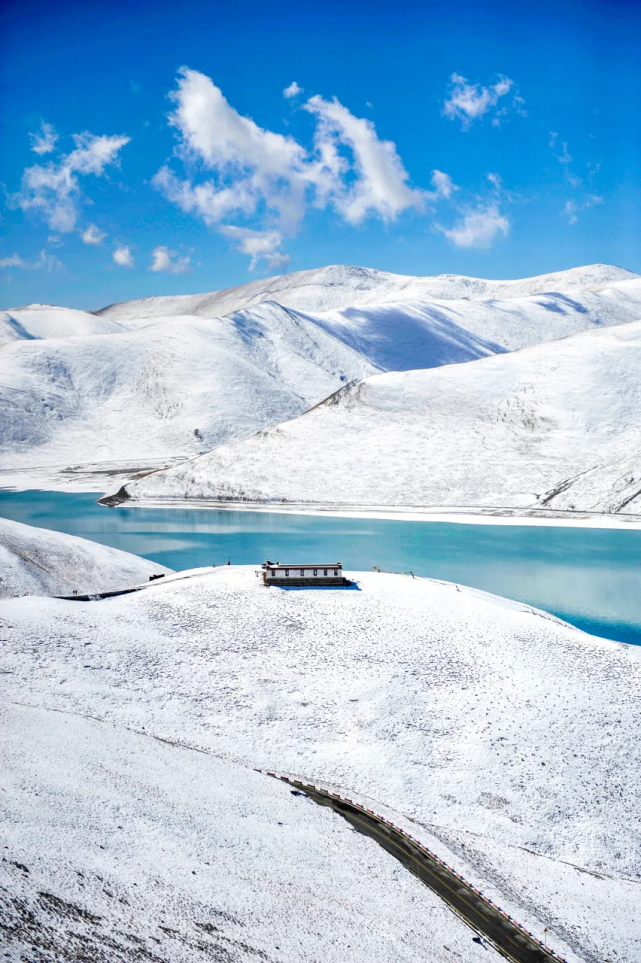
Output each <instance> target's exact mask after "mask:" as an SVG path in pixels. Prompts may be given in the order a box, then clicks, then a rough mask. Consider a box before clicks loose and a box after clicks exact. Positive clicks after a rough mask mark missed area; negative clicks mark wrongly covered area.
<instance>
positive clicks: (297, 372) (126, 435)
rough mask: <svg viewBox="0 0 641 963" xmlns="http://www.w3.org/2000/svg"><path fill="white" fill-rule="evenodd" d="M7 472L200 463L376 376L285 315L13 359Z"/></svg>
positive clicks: (199, 322) (116, 338)
mask: <svg viewBox="0 0 641 963" xmlns="http://www.w3.org/2000/svg"><path fill="white" fill-rule="evenodd" d="M2 368H3V373H2V387H1V388H0V437H1V438H2V458H1V463H2V466H3V467H5V468H11V467H16V466H21V465H22V466H25V467H28V466H31V465H47V464H49V465H60V466H65V465H70V464H72V465H75V464H79V463H83V462H91V463H95V462H100V461H102V462H110V461H114V462H116V461H121V460H123V459H131V460H132V463H133V464H138V465H141V466H144V465H145V463H146V461H147V460H148V459H153V458H163V457H169V456H175V455H179V454H195V453H197V452H199V451H203V450H205V449H209V448H212V447H213V446H214V445H217V444H220V443H221V442H223V441H226V440H228V439H231V438H242V437H246V436H247V435H250V434H252V433H253V432H254V431H257V430H258V429H259V428H262V427H264V426H265V425H270V424H274V423H276V422H279V421H282V420H283V419H285V418H291V417H293V416H294V415H297V414H300V413H301V412H303V411H305V410H306V409H307V408H309V407H310V406H311V405H314V404H316V403H317V402H319V401H320V400H321V399H323V398H325V397H326V396H327V395H329V394H331V393H332V392H333V391H335V390H336V389H337V388H339V387H340V386H341V385H342V384H345V383H346V382H348V381H350V380H351V379H353V378H362V377H365V376H367V375H368V374H371V373H372V372H373V371H375V370H376V369H375V368H374V367H373V366H372V365H371V364H369V363H368V362H367V361H365V359H364V358H362V356H361V355H359V354H357V353H356V352H355V351H354V350H353V349H352V348H350V347H348V346H346V345H344V344H343V343H342V342H340V341H339V340H337V339H336V338H333V337H332V336H331V335H329V334H326V333H325V331H323V330H322V329H319V328H318V327H317V326H316V325H314V324H313V323H312V322H311V321H308V320H306V319H304V318H298V317H297V318H291V317H289V316H288V315H286V314H283V312H281V311H278V312H272V313H271V314H270V313H268V312H267V313H265V312H263V317H256V318H254V317H252V316H242V315H236V316H234V317H233V318H230V319H220V318H217V319H213V320H209V319H203V318H193V317H185V318H173V319H172V320H171V321H168V322H166V323H164V324H162V325H151V326H149V327H146V328H143V329H141V330H138V331H133V332H127V333H123V334H112V335H104V336H102V337H84V338H65V339H60V340H48V341H20V342H16V343H14V344H11V345H6V346H5V347H4V348H3V349H2Z"/></svg>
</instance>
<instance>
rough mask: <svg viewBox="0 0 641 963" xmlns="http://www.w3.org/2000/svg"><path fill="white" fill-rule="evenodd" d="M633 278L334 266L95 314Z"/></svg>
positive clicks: (581, 270)
mask: <svg viewBox="0 0 641 963" xmlns="http://www.w3.org/2000/svg"><path fill="white" fill-rule="evenodd" d="M638 277H639V275H638V274H635V273H634V272H632V271H628V270H626V269H625V268H620V267H616V266H614V265H608V264H590V265H586V266H584V267H577V268H570V269H569V270H567V271H558V272H554V273H551V274H542V275H538V276H535V277H531V278H525V279H522V280H513V281H489V280H485V279H482V278H470V277H465V276H463V275H457V274H440V275H434V276H432V277H429V276H428V277H414V276H411V275H402V274H391V273H389V272H387V271H379V270H376V269H374V268H363V267H355V266H353V265H346V264H333V265H329V266H327V267H323V268H315V269H312V270H309V271H295V272H293V273H291V274H282V275H277V276H276V277H271V278H264V279H263V278H261V279H259V280H257V281H251V282H249V283H248V284H242V285H238V286H237V287H233V288H226V289H224V290H222V291H211V292H206V293H203V294H185V295H174V296H168V297H156V298H154V297H151V298H141V299H139V300H137V301H125V302H121V303H118V304H111V305H108V306H107V307H105V308H100V309H98V310H97V311H95V312H94V313H95V314H96V315H97V316H98V317H102V318H110V319H115V320H118V321H122V320H125V319H132V318H151V317H159V316H168V315H172V314H200V315H201V316H203V317H207V316H209V317H213V316H215V315H220V314H230V313H232V312H234V311H239V310H241V309H242V308H246V307H249V306H251V305H255V304H259V303H260V302H261V301H270V300H271V301H277V302H278V303H279V304H281V305H283V306H284V307H291V308H297V309H301V310H306V309H310V308H311V309H312V310H316V311H328V310H334V309H336V308H342V307H347V306H349V305H355V304H367V303H384V302H389V301H399V300H401V301H416V300H425V299H431V298H439V299H446V300H447V299H452V298H466V297H467V298H474V299H491V298H496V297H499V298H506V297H507V298H509V297H527V296H528V295H531V294H545V293H547V292H549V291H573V290H577V289H582V290H587V289H597V288H599V287H602V286H604V285H608V284H611V283H614V282H618V281H626V280H631V279H633V278H638Z"/></svg>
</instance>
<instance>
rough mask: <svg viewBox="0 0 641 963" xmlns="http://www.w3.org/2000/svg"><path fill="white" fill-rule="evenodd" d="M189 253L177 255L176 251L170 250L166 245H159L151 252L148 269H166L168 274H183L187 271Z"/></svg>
mask: <svg viewBox="0 0 641 963" xmlns="http://www.w3.org/2000/svg"><path fill="white" fill-rule="evenodd" d="M190 260H191V258H190V257H189V255H187V254H186V255H184V257H179V256H178V253H177V252H176V251H170V250H169V248H168V247H165V246H164V245H162V244H161V245H159V246H158V247H156V248H154V250H153V251H152V252H151V264H150V266H149V270H150V271H167V272H168V273H169V274H185V273H186V272H187V271H189V262H190Z"/></svg>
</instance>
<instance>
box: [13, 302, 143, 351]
mask: <svg viewBox="0 0 641 963" xmlns="http://www.w3.org/2000/svg"><path fill="white" fill-rule="evenodd" d="M125 330H127V329H126V328H123V326H122V325H121V324H119V323H118V322H117V321H111V320H109V318H98V317H96V315H95V314H91V313H90V312H89V311H78V310H76V309H75V308H59V307H56V306H55V305H53V304H28V305H27V306H26V307H24V308H10V309H9V310H8V311H0V347H1V346H2V345H3V344H10V343H11V342H12V341H22V340H27V341H33V340H37V339H42V338H69V337H72V336H89V335H96V334H118V333H119V332H121V331H125Z"/></svg>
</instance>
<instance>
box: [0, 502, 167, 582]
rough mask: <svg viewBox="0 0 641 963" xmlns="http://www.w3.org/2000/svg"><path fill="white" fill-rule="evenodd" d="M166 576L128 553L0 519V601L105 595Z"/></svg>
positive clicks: (159, 568) (145, 560) (161, 571)
mask: <svg viewBox="0 0 641 963" xmlns="http://www.w3.org/2000/svg"><path fill="white" fill-rule="evenodd" d="M167 572H171V569H169V568H165V566H164V565H157V564H156V563H155V562H150V561H148V560H147V559H146V558H138V556H137V555H130V553H129V552H121V551H119V550H118V549H116V548H109V547H108V546H106V545H99V544H98V543H97V542H90V541H89V540H88V539H86V538H76V537H75V536H74V535H65V534H64V533H63V532H52V531H49V530H48V529H44V528H35V527H33V526H32V525H23V524H21V523H20V522H13V521H10V520H9V519H7V518H0V598H10V597H12V596H15V595H71V594H72V593H73V592H74V590H75V591H77V592H78V594H80V595H82V594H83V593H85V592H109V591H114V590H115V589H121V588H128V587H129V586H132V585H140V584H141V583H142V582H146V581H147V580H148V578H149V576H150V575H159V574H161V573H167Z"/></svg>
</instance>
